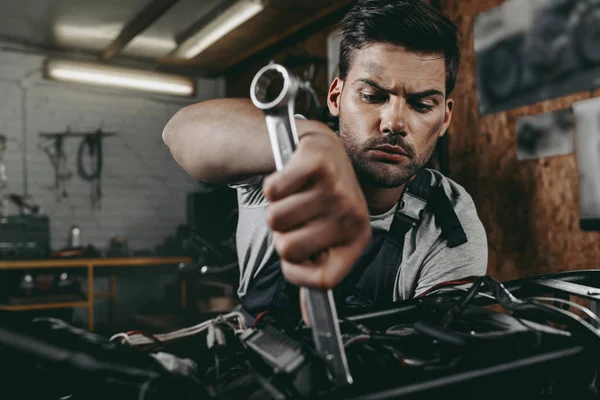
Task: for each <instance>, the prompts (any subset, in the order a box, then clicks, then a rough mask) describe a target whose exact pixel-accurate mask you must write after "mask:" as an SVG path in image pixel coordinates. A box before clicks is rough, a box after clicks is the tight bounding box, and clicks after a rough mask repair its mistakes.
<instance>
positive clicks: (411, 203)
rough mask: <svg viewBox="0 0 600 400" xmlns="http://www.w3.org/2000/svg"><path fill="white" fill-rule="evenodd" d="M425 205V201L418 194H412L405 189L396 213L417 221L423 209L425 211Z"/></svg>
mask: <svg viewBox="0 0 600 400" xmlns="http://www.w3.org/2000/svg"><path fill="white" fill-rule="evenodd" d="M426 206H427V201H425V200H424V199H422V198H420V197H419V196H415V195H414V194H411V193H410V192H408V191H405V192H404V195H403V196H402V200H401V201H400V204H399V205H398V211H397V213H398V214H403V215H405V216H407V217H408V218H410V219H412V220H413V221H414V222H418V221H420V220H421V218H422V217H423V211H425V207H426Z"/></svg>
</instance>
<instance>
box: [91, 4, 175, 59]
mask: <svg viewBox="0 0 600 400" xmlns="http://www.w3.org/2000/svg"><path fill="white" fill-rule="evenodd" d="M178 1H179V0H153V1H152V2H151V3H150V4H148V5H147V6H146V7H145V8H144V9H143V10H142V11H141V12H140V13H139V14H138V15H136V16H135V17H134V18H133V19H132V20H131V21H129V22H128V23H127V25H125V27H124V28H123V29H122V30H121V32H120V33H119V36H117V37H116V38H115V40H113V42H112V43H111V44H109V45H108V46H107V47H106V48H105V49H104V51H103V52H102V54H101V55H100V59H101V60H103V61H108V60H109V59H111V58H112V57H113V56H115V54H117V53H119V52H120V51H121V50H123V49H124V48H125V46H127V44H128V43H129V42H131V41H132V40H133V39H134V38H135V37H136V36H137V35H139V34H140V33H142V32H143V31H145V30H146V29H147V28H148V27H149V26H150V25H152V24H153V23H154V22H156V20H158V19H159V18H160V17H162V16H163V15H164V14H165V13H166V12H167V11H169V9H171V7H173V6H174V5H175V4H176V3H177V2H178Z"/></svg>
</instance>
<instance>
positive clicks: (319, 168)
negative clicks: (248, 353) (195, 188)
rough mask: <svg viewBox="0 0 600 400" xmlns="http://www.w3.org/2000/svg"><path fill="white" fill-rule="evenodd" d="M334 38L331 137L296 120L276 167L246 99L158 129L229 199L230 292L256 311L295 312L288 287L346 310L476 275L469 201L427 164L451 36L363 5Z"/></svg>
mask: <svg viewBox="0 0 600 400" xmlns="http://www.w3.org/2000/svg"><path fill="white" fill-rule="evenodd" d="M342 31H343V34H342V41H341V48H340V66H339V76H338V77H337V78H335V79H334V81H333V82H332V83H331V86H330V88H329V93H328V97H327V105H328V107H329V111H330V112H331V114H332V115H333V116H335V117H338V118H339V132H333V131H331V130H330V129H329V128H328V127H327V126H326V125H324V124H322V123H320V122H317V121H308V120H302V119H298V120H297V128H298V134H299V137H300V143H299V147H298V149H297V151H296V153H295V154H294V155H293V157H292V159H291V160H290V162H289V164H288V165H287V166H286V168H285V169H284V170H283V171H281V172H278V173H273V171H274V170H275V166H274V161H273V156H272V154H271V146H270V144H269V138H268V134H267V127H266V124H265V120H264V115H263V114H262V112H261V111H259V110H258V109H256V108H255V107H254V106H253V105H252V104H251V102H250V100H245V99H221V100H213V101H207V102H204V103H201V104H196V105H193V106H189V107H187V108H185V109H183V110H181V111H180V112H178V113H177V114H176V115H175V116H174V117H173V118H172V120H171V121H170V122H169V123H168V124H167V126H166V127H165V129H164V133H163V138H164V141H165V143H166V144H167V145H168V146H169V148H170V149H171V152H172V154H173V156H174V158H175V160H176V161H177V162H178V163H179V164H180V165H181V166H182V167H183V168H184V169H185V170H186V171H188V172H189V173H190V174H191V175H192V176H194V177H195V178H197V179H199V180H202V181H205V182H210V183H216V184H230V185H232V187H235V188H236V189H237V191H238V200H239V206H240V207H239V222H238V232H237V246H238V258H239V263H240V272H241V281H240V287H239V290H238V294H239V295H240V297H241V298H242V299H243V300H244V306H245V307H246V308H247V309H248V310H250V312H251V313H252V314H255V315H256V314H257V313H258V312H260V311H261V310H263V309H264V310H278V311H279V312H280V314H281V315H283V316H290V315H291V316H296V315H298V314H297V309H298V307H297V304H298V303H296V301H297V286H313V287H322V288H333V287H336V298H337V300H338V301H337V306H338V308H340V309H341V310H342V312H343V311H345V310H351V309H352V308H353V307H359V308H360V307H368V306H383V305H385V304H388V303H390V302H392V301H394V300H400V299H406V298H411V297H414V296H416V295H420V294H422V293H424V292H425V291H426V290H428V289H429V288H431V287H432V286H434V285H436V284H438V283H441V282H445V281H450V280H455V279H459V278H463V277H466V276H471V275H483V274H485V271H486V265H487V241H486V235H485V231H484V229H483V226H482V224H481V222H480V220H479V218H478V216H477V212H476V210H475V206H474V204H473V201H472V199H471V197H470V196H469V195H468V194H467V193H466V191H465V190H464V189H463V188H462V187H461V186H459V185H458V184H457V183H455V182H453V181H451V180H450V179H448V178H446V177H444V176H442V175H441V174H440V173H438V172H435V171H430V170H426V169H424V168H423V167H424V166H425V164H426V163H427V162H428V160H429V158H430V157H431V155H432V152H433V150H434V148H435V145H436V142H437V140H438V138H440V137H441V136H443V135H444V134H445V132H446V129H447V128H448V125H449V124H450V120H451V117H452V110H453V109H454V100H452V99H451V98H450V97H449V96H450V93H451V92H452V89H453V88H454V84H455V81H456V76H457V73H458V66H459V61H460V53H459V48H458V44H457V42H458V39H457V30H456V27H455V26H454V25H453V24H452V22H451V21H450V20H448V19H447V18H446V17H445V16H443V15H442V14H440V13H439V11H437V10H436V9H434V8H433V7H431V6H429V5H427V4H425V3H424V2H423V1H421V0H360V1H358V2H357V3H356V4H355V6H354V7H353V8H352V9H351V11H350V12H349V13H348V15H347V16H346V17H345V19H344V21H343V29H342ZM409 186H410V189H407V188H408V187H409ZM426 197H430V198H429V199H427V206H426V207H425V206H424V204H425V202H423V201H422V200H421V199H422V198H426ZM415 207H416V208H415ZM411 208H412V210H411ZM282 273H283V275H282Z"/></svg>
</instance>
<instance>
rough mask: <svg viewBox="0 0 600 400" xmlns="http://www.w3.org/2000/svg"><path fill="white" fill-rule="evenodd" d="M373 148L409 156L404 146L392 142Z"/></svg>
mask: <svg viewBox="0 0 600 400" xmlns="http://www.w3.org/2000/svg"><path fill="white" fill-rule="evenodd" d="M373 150H375V151H383V152H385V153H390V154H397V155H401V156H405V157H408V154H407V153H406V151H404V149H403V148H402V147H400V146H392V145H391V144H381V145H379V146H376V147H373Z"/></svg>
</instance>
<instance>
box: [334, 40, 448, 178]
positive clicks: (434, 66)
mask: <svg viewBox="0 0 600 400" xmlns="http://www.w3.org/2000/svg"><path fill="white" fill-rule="evenodd" d="M354 55H355V57H354V60H353V61H352V65H351V67H350V71H348V76H347V77H346V79H345V80H344V81H342V80H341V79H340V78H336V79H335V80H334V81H333V83H332V84H331V87H330V88H329V95H328V99H327V100H328V106H329V110H330V112H331V114H332V115H334V116H338V117H339V121H340V132H339V136H340V139H341V140H342V142H343V143H344V146H345V147H346V151H347V152H348V154H349V156H350V159H351V160H352V163H353V164H354V168H355V170H356V173H357V176H358V178H359V180H360V181H361V182H363V183H367V184H370V185H374V186H378V187H386V188H392V187H397V186H400V185H402V184H403V183H405V182H406V181H408V179H409V178H410V177H411V176H413V175H414V174H415V173H416V172H417V171H418V170H419V169H420V168H422V167H423V166H424V165H425V164H426V163H427V161H428V160H429V158H430V157H431V154H432V153H433V150H434V148H435V144H436V142H437V139H438V138H439V137H441V136H443V135H444V133H445V132H446V129H447V128H448V125H449V124H450V118H451V116H452V108H453V106H454V102H453V100H452V99H446V98H445V87H446V68H445V61H444V57H443V55H442V54H422V53H414V52H410V51H407V50H405V49H404V48H402V47H398V46H395V45H393V44H388V43H374V44H370V45H368V46H366V47H364V48H362V49H360V50H355V53H354ZM342 89H343V90H342Z"/></svg>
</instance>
